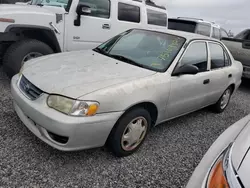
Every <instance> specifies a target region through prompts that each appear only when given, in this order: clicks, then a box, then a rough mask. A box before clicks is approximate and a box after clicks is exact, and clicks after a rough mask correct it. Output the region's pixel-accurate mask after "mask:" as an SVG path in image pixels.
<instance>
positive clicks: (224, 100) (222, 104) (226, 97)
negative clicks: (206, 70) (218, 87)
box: [213, 87, 233, 113]
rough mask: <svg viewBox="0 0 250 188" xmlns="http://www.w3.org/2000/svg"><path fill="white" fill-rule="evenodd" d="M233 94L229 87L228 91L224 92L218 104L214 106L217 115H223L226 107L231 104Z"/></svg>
mask: <svg viewBox="0 0 250 188" xmlns="http://www.w3.org/2000/svg"><path fill="white" fill-rule="evenodd" d="M232 93H233V89H232V87H228V88H227V89H226V91H224V93H223V94H222V96H221V97H220V99H219V100H218V102H217V103H216V104H215V105H214V106H213V110H214V111H215V112H216V113H221V112H223V111H224V110H225V109H226V107H227V106H228V104H229V102H230V99H231V96H232Z"/></svg>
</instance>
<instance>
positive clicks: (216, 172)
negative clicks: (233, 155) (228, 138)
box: [207, 155, 229, 188]
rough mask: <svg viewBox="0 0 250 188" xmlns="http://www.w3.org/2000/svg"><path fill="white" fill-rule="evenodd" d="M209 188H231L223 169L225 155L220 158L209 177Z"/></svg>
mask: <svg viewBox="0 0 250 188" xmlns="http://www.w3.org/2000/svg"><path fill="white" fill-rule="evenodd" d="M207 188H229V185H228V183H227V179H226V177H225V172H224V169H223V155H221V156H220V157H219V158H218V160H217V162H216V163H215V165H214V167H213V169H212V171H211V173H210V175H209V178H208V182H207Z"/></svg>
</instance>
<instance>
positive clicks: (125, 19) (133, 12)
mask: <svg viewBox="0 0 250 188" xmlns="http://www.w3.org/2000/svg"><path fill="white" fill-rule="evenodd" d="M114 2H115V3H117V10H115V11H114V14H113V20H114V22H113V23H114V25H113V32H114V34H118V33H121V32H124V31H126V30H128V29H131V28H141V27H142V26H143V10H142V9H141V3H140V2H137V1H127V0H119V1H118V2H116V1H114Z"/></svg>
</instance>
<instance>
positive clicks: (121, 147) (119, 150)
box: [107, 108, 151, 157]
mask: <svg viewBox="0 0 250 188" xmlns="http://www.w3.org/2000/svg"><path fill="white" fill-rule="evenodd" d="M136 119H138V120H137V121H136ZM139 119H142V122H143V123H142V124H143V125H144V126H139V127H141V128H142V127H145V130H144V132H142V133H140V131H138V130H136V131H131V132H133V133H135V135H137V137H138V138H139V137H140V139H139V140H140V141H139V140H138V142H137V143H136V144H135V145H133V146H132V147H130V146H128V145H129V142H127V143H126V141H124V140H123V138H125V136H124V135H126V134H127V135H128V134H130V131H128V130H131V129H129V128H128V125H131V124H130V123H131V121H133V120H135V122H139V121H140V120H139ZM145 122H146V123H147V125H146V123H145ZM133 125H136V124H133ZM150 127H151V117H150V114H149V112H148V111H147V110H146V109H144V108H135V109H133V110H131V111H129V112H127V113H126V114H124V115H123V116H122V117H121V118H120V119H119V120H118V122H117V123H116V125H115V126H114V128H113V129H112V131H111V133H110V135H109V138H108V142H107V144H108V148H109V149H110V150H111V151H112V153H113V154H114V155H115V156H117V157H125V156H128V155H131V154H132V153H134V152H135V151H137V150H138V149H139V147H140V146H141V145H142V143H143V142H144V140H145V138H146V136H147V134H148V131H149V130H150ZM142 129H144V128H142ZM135 135H134V136H135ZM139 135H140V136H139ZM132 142H133V141H131V143H132ZM126 145H127V146H126ZM125 148H126V149H125Z"/></svg>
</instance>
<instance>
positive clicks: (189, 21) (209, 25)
mask: <svg viewBox="0 0 250 188" xmlns="http://www.w3.org/2000/svg"><path fill="white" fill-rule="evenodd" d="M168 29H172V30H179V31H186V32H191V33H198V34H201V35H205V36H208V37H212V38H216V39H221V38H222V37H228V34H227V32H226V30H225V29H223V28H221V27H220V26H219V25H218V24H215V23H214V22H208V21H204V20H203V19H198V18H187V17H178V18H169V19H168Z"/></svg>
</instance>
